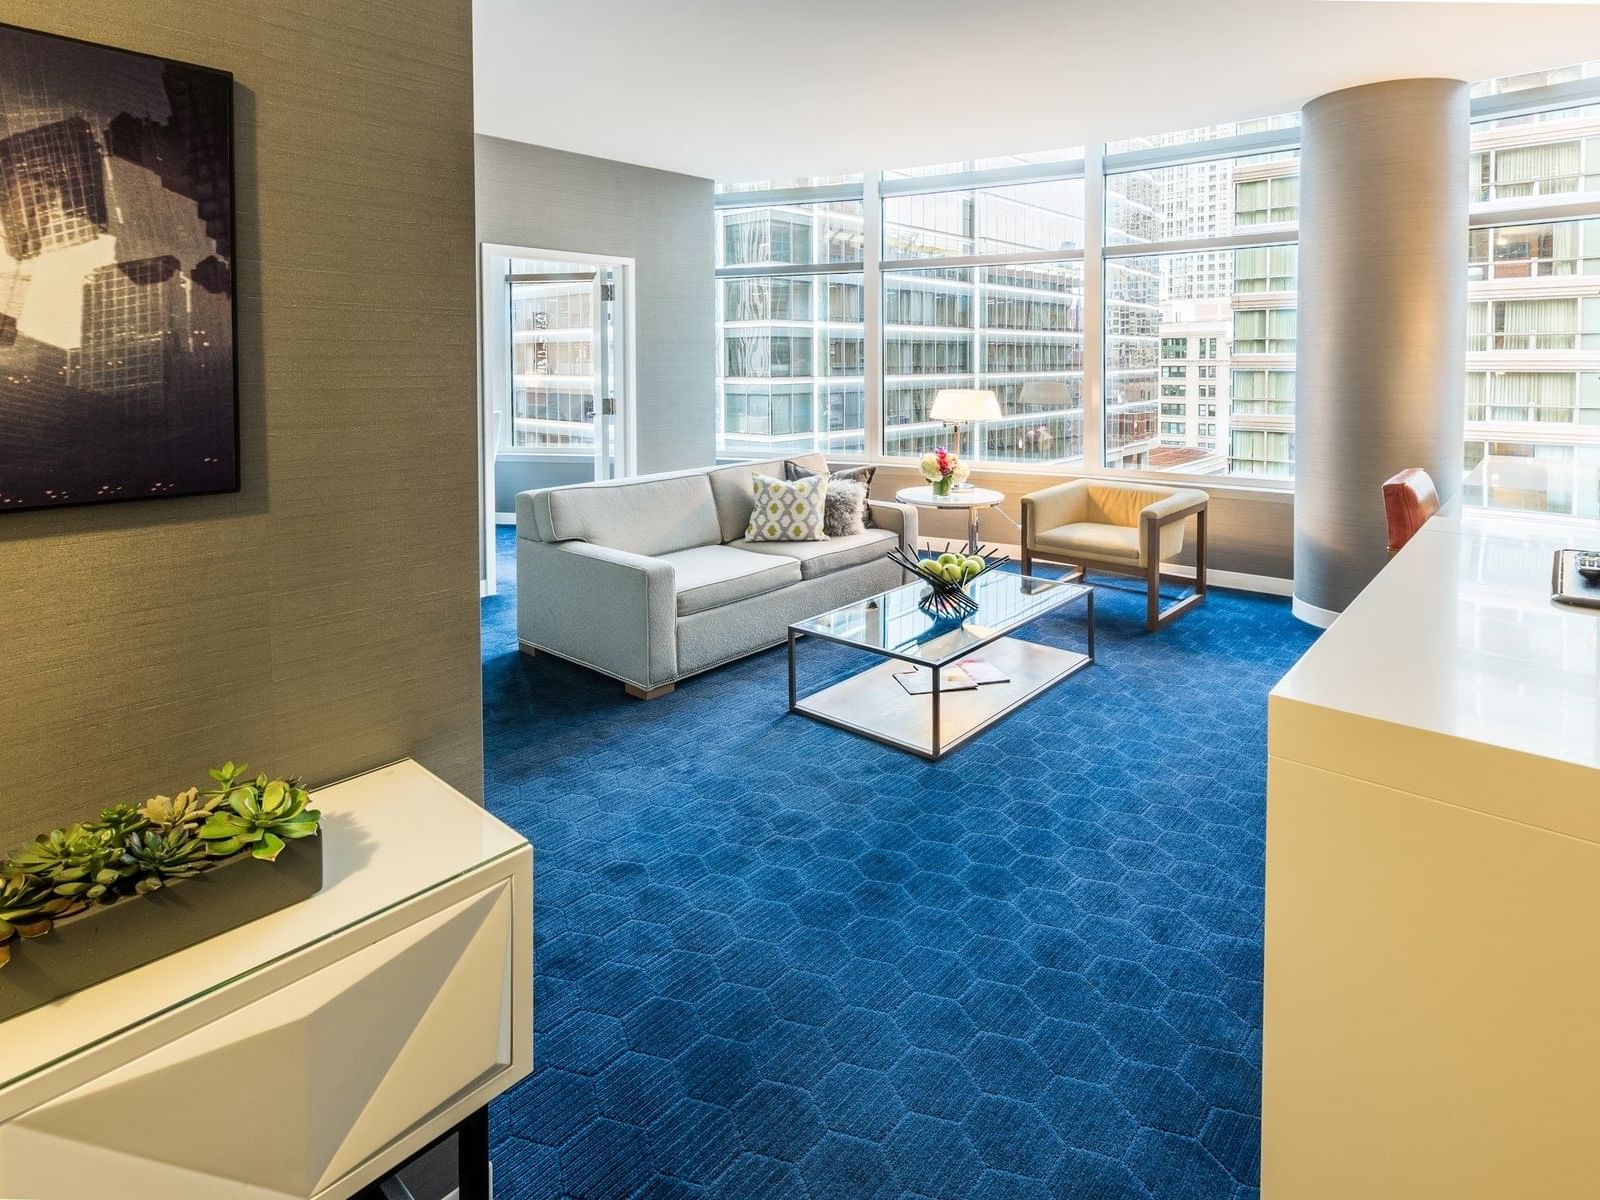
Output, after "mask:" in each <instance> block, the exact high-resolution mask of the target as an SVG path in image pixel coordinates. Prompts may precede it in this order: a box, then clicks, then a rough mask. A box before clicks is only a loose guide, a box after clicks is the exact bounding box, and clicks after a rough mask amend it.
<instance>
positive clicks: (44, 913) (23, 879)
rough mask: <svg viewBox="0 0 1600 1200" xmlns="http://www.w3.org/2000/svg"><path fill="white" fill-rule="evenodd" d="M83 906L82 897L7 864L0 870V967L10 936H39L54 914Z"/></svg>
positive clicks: (6, 956)
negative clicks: (62, 891) (71, 896)
mask: <svg viewBox="0 0 1600 1200" xmlns="http://www.w3.org/2000/svg"><path fill="white" fill-rule="evenodd" d="M83 907H84V902H83V901H81V900H72V899H68V898H66V897H64V896H57V895H56V894H55V893H54V892H53V891H51V889H50V888H49V886H48V885H46V884H45V883H44V882H43V881H41V880H39V879H36V878H34V877H33V876H32V875H24V874H23V873H22V872H21V871H18V870H17V869H16V868H15V867H14V866H12V865H11V864H9V863H8V864H6V866H5V868H4V870H3V871H0V967H3V966H5V964H6V963H7V962H9V961H10V959H11V946H10V942H11V939H12V938H15V937H24V938H30V937H40V936H41V935H43V934H46V933H48V932H49V931H50V923H51V922H52V921H54V920H55V919H56V918H57V917H60V916H65V915H66V914H68V913H69V912H76V911H78V910H79V909H81V908H83Z"/></svg>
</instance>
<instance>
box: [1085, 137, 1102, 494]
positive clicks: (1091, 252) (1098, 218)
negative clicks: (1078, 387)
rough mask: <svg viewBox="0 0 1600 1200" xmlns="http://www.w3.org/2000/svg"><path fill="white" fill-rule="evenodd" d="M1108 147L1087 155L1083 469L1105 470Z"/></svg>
mask: <svg viewBox="0 0 1600 1200" xmlns="http://www.w3.org/2000/svg"><path fill="white" fill-rule="evenodd" d="M1104 152H1105V147H1104V146H1102V145H1092V146H1087V147H1085V148H1084V154H1083V465H1084V468H1085V469H1086V470H1092V471H1099V470H1101V469H1102V468H1103V467H1104V466H1105V461H1106V460H1105V404H1104V397H1105V362H1106V355H1105V337H1106V322H1105V257H1104V253H1103V252H1104V247H1105V211H1106V197H1105V185H1106V177H1105V171H1104V170H1103V169H1102V163H1103V161H1104Z"/></svg>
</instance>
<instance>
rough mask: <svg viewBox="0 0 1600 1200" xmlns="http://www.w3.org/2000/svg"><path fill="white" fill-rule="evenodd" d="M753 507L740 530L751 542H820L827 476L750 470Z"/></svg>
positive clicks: (822, 539) (822, 535)
mask: <svg viewBox="0 0 1600 1200" xmlns="http://www.w3.org/2000/svg"><path fill="white" fill-rule="evenodd" d="M754 483H755V507H754V508H753V509H751V512H750V525H749V527H748V528H747V529H746V530H745V531H744V536H745V539H746V540H747V541H751V542H823V541H827V539H828V535H827V534H826V533H824V532H823V531H822V520H823V515H824V513H825V512H826V504H827V500H828V477H827V476H826V475H813V476H811V478H809V479H796V480H793V481H792V482H791V481H785V480H782V479H774V478H773V477H772V476H771V475H763V474H761V472H759V471H756V472H754Z"/></svg>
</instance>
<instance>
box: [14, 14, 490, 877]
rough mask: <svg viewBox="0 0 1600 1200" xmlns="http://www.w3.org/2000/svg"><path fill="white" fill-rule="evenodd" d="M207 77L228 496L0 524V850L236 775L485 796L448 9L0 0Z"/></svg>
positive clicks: (457, 97)
mask: <svg viewBox="0 0 1600 1200" xmlns="http://www.w3.org/2000/svg"><path fill="white" fill-rule="evenodd" d="M4 17H5V19H6V20H7V21H10V22H12V23H15V24H18V25H24V26H28V27H32V28H37V29H43V30H47V31H49V32H53V33H60V34H66V35H69V36H74V37H80V38H85V39H89V40H92V41H98V42H106V43H110V44H112V45H117V46H123V47H127V48H130V49H134V50H140V51H144V52H146V53H151V54H158V55H164V56H167V57H172V58H179V59H184V60H187V61H191V62H196V63H201V64H204V65H207V66H214V67H218V68H221V69H224V70H228V71H232V72H233V74H234V76H235V78H236V85H235V106H236V115H235V122H236V124H235V144H236V172H237V192H236V202H237V205H238V246H237V285H238V289H239V362H240V372H239V375H240V389H241V391H240V424H241V438H242V442H243V454H242V463H243V482H244V487H243V491H242V492H240V493H239V494H238V495H220V496H204V497H193V498H183V499H167V500H153V501H144V502H139V503H133V504H121V505H106V506H96V507H88V508H81V509H71V510H58V511H41V512H25V513H10V514H4V515H0V848H4V847H9V846H10V845H12V844H13V843H15V842H16V841H18V840H20V839H22V838H24V837H28V836H31V835H32V834H33V833H35V832H37V831H38V830H40V829H43V828H48V827H49V826H50V825H52V824H57V823H60V822H63V821H66V820H69V819H71V818H74V817H78V816H84V815H88V814H91V813H92V812H94V811H95V810H97V809H98V808H99V807H101V806H102V805H104V804H107V803H110V802H112V801H114V800H130V799H137V798H140V797H142V796H143V795H146V794H148V793H150V792H154V791H170V790H172V789H175V788H178V787H182V786H186V785H187V784H189V783H191V782H199V781H200V779H201V778H203V775H204V768H205V767H206V766H207V765H208V763H209V762H210V761H211V760H216V759H221V758H226V757H230V756H231V757H233V758H236V759H238V758H243V759H245V760H247V761H249V762H250V763H251V764H253V765H259V766H261V767H262V768H265V769H268V770H273V771H279V772H298V773H301V774H304V775H305V776H306V777H307V779H308V781H309V782H311V783H313V784H317V783H322V782H326V781H330V780H333V779H336V778H339V777H341V776H345V775H349V774H351V773H354V772H356V771H360V770H363V769H366V768H368V767H372V766H376V765H378V764H381V763H383V762H386V761H390V760H393V759H395V758H398V757H402V756H407V755H409V756H413V757H415V758H417V759H418V760H420V761H421V762H422V763H423V764H424V765H426V766H428V767H429V768H431V769H432V770H434V771H435V772H437V773H439V774H440V775H442V776H443V777H444V778H446V779H447V780H448V781H449V782H451V783H453V784H455V785H456V786H457V787H460V788H462V789H463V790H465V791H467V792H468V793H469V794H471V795H473V796H480V795H481V792H482V784H483V755H482V725H481V699H480V689H479V654H478V633H477V605H478V602H477V573H478V572H477V568H478V551H477V542H476V534H475V512H476V505H477V469H476V455H477V448H476V447H477V433H476V429H477V414H476V400H475V394H474V390H475V373H476V367H475V354H476V352H475V329H474V326H475V321H474V286H475V285H474V270H475V268H474V242H473V135H472V77H471V4H470V0H427V2H419V3H376V2H373V0H340V2H339V3H337V4H328V3H325V2H316V0H298V2H296V0H250V2H248V3H240V2H239V0H182V2H179V0H144V2H143V3H140V4H134V5H130V4H126V3H122V2H120V0H93V2H91V0H13V3H11V4H9V5H8V6H7V7H6V10H5V13H4Z"/></svg>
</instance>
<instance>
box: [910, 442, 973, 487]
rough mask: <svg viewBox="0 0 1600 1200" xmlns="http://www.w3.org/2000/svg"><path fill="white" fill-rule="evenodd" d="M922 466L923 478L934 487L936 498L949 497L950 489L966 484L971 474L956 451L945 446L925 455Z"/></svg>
mask: <svg viewBox="0 0 1600 1200" xmlns="http://www.w3.org/2000/svg"><path fill="white" fill-rule="evenodd" d="M921 465H922V477H923V478H924V479H926V480H927V481H928V482H929V483H930V484H932V485H933V494H934V495H935V496H948V495H949V494H950V489H951V488H952V487H959V486H960V485H961V484H962V483H964V482H966V478H967V476H968V475H969V474H970V473H971V471H970V469H969V468H968V466H967V464H966V463H964V462H962V461H961V459H960V458H959V457H958V456H957V455H956V452H955V451H954V450H946V449H945V448H944V447H943V446H940V447H938V448H937V449H935V450H934V451H932V452H931V453H929V454H924V455H923V456H922V464H921Z"/></svg>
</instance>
